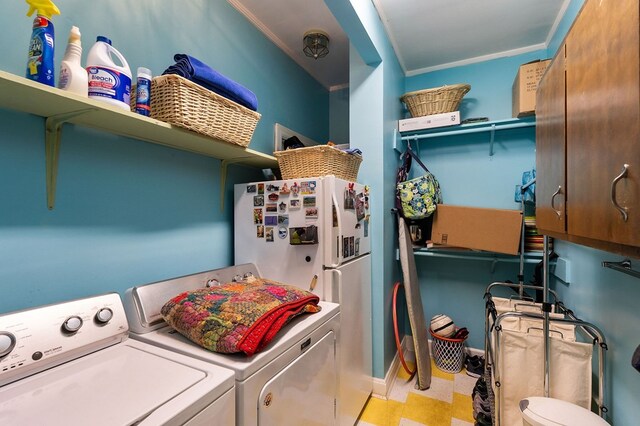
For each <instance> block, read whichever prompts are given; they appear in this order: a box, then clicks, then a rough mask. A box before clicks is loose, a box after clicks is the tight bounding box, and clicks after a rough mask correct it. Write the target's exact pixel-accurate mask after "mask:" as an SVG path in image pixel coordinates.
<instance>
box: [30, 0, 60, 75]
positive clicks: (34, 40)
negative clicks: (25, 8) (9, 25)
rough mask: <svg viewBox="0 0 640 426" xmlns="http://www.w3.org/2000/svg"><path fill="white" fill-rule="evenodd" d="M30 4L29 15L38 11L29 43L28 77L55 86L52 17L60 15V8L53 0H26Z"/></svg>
mask: <svg viewBox="0 0 640 426" xmlns="http://www.w3.org/2000/svg"><path fill="white" fill-rule="evenodd" d="M26 2H27V4H29V12H27V16H31V15H33V12H34V11H36V10H37V11H38V13H37V15H36V18H35V19H34V20H33V32H32V34H31V42H30V43H29V60H28V62H27V78H28V79H30V80H34V81H39V82H40V83H44V84H48V85H49V86H55V81H54V73H53V71H54V69H53V48H54V32H53V22H51V17H52V16H53V15H59V14H60V10H59V9H58V8H57V7H56V5H55V4H53V2H52V1H51V0H26Z"/></svg>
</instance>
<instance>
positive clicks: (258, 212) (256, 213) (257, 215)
mask: <svg viewBox="0 0 640 426" xmlns="http://www.w3.org/2000/svg"><path fill="white" fill-rule="evenodd" d="M253 223H254V225H261V224H262V209H253Z"/></svg>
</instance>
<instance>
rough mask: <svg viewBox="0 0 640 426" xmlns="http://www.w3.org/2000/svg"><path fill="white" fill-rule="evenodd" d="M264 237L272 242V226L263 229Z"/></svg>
mask: <svg viewBox="0 0 640 426" xmlns="http://www.w3.org/2000/svg"><path fill="white" fill-rule="evenodd" d="M264 239H265V240H267V242H269V243H272V242H273V228H272V227H270V226H269V227H266V228H265V231H264Z"/></svg>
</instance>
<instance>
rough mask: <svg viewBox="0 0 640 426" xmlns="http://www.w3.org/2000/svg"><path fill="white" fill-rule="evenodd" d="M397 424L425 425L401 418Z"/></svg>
mask: <svg viewBox="0 0 640 426" xmlns="http://www.w3.org/2000/svg"><path fill="white" fill-rule="evenodd" d="M398 426H425V424H424V423H419V422H414V421H413V420H409V419H404V418H401V419H400V423H398Z"/></svg>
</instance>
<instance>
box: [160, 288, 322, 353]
mask: <svg viewBox="0 0 640 426" xmlns="http://www.w3.org/2000/svg"><path fill="white" fill-rule="evenodd" d="M318 302H319V298H318V296H316V295H315V294H313V293H309V292H308V291H305V290H302V289H300V288H298V287H294V286H289V285H284V284H281V283H278V282H276V281H270V280H267V279H262V278H253V277H252V278H250V279H247V280H245V281H241V282H233V283H228V284H224V285H222V286H219V287H212V288H203V289H198V290H193V291H188V292H184V293H181V294H179V295H177V296H176V297H174V298H173V299H171V300H169V301H168V302H167V303H165V305H164V306H163V307H162V310H161V313H162V317H163V318H164V320H165V321H166V322H167V323H168V324H169V325H171V326H172V327H173V328H174V329H176V330H177V331H178V332H180V334H182V335H183V336H185V337H186V338H188V339H189V340H191V341H193V342H194V343H196V344H198V345H200V346H202V347H204V348H206V349H209V350H211V351H214V352H221V353H236V352H244V353H245V354H247V355H249V356H251V355H253V354H254V353H256V352H259V351H260V350H262V348H264V347H265V346H266V345H267V344H268V343H269V342H270V341H271V340H272V339H273V338H274V337H275V335H276V333H278V331H279V330H280V329H281V328H282V327H283V326H284V325H285V324H287V323H288V322H289V321H290V320H291V319H292V318H294V317H296V316H297V315H300V314H304V313H315V312H319V311H320V309H321V308H320V306H318Z"/></svg>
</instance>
